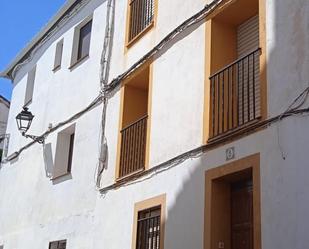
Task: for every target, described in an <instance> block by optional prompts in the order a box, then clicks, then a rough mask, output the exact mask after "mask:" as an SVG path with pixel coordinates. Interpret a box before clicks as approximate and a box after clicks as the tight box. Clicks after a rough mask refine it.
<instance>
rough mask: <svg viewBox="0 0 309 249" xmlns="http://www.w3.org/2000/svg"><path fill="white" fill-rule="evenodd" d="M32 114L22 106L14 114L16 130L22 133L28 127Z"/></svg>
mask: <svg viewBox="0 0 309 249" xmlns="http://www.w3.org/2000/svg"><path fill="white" fill-rule="evenodd" d="M33 118H34V115H33V114H32V113H31V112H29V111H28V108H27V107H24V108H23V110H22V111H21V113H19V114H18V115H17V116H16V122H17V127H18V130H19V131H20V132H21V133H22V134H23V135H24V134H25V133H26V132H27V131H28V130H29V128H30V126H31V123H32V120H33Z"/></svg>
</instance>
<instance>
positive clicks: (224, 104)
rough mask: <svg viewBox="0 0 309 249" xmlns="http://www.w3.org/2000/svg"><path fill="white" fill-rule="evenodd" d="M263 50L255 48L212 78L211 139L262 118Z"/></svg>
mask: <svg viewBox="0 0 309 249" xmlns="http://www.w3.org/2000/svg"><path fill="white" fill-rule="evenodd" d="M260 52H261V49H260V48H259V49H256V50H254V51H253V52H251V53H249V54H247V55H245V56H244V57H242V58H240V59H238V60H236V61H235V62H233V63H232V64H230V65H228V66H226V67H225V68H223V69H222V70H220V71H219V72H217V73H215V74H214V75H212V76H211V77H210V121H211V124H210V138H215V137H217V136H220V135H223V134H225V133H227V132H231V131H233V130H234V129H236V128H239V127H241V126H243V125H246V124H247V123H250V122H252V121H254V120H256V119H258V118H259V117H260V78H259V75H260V65H259V56H260Z"/></svg>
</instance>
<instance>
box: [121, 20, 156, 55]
mask: <svg viewBox="0 0 309 249" xmlns="http://www.w3.org/2000/svg"><path fill="white" fill-rule="evenodd" d="M153 27H154V21H152V22H151V23H150V24H149V25H148V26H147V27H146V28H144V29H143V30H142V31H141V32H140V33H139V34H138V35H137V36H135V37H134V38H133V39H132V40H131V41H128V42H127V44H126V49H129V48H130V47H132V46H133V45H134V44H135V43H136V42H137V41H139V40H140V39H141V38H142V37H143V36H144V35H145V34H146V33H148V31H150V30H151V29H152V28H153Z"/></svg>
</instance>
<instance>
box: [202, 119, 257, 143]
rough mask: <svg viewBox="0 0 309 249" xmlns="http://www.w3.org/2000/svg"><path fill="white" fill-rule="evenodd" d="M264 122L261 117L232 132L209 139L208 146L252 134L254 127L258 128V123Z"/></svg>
mask: <svg viewBox="0 0 309 249" xmlns="http://www.w3.org/2000/svg"><path fill="white" fill-rule="evenodd" d="M261 121H263V120H262V118H261V117H259V118H256V119H255V120H252V121H251V122H249V123H247V124H244V125H242V126H239V127H237V128H235V129H233V130H231V131H228V132H225V133H223V134H220V135H218V136H215V137H212V138H209V139H208V140H207V144H210V143H216V142H220V141H221V142H223V143H224V142H225V141H226V140H229V139H233V138H234V137H239V136H242V135H243V136H244V135H246V134H247V133H251V132H252V128H254V126H256V125H257V124H258V123H260V122H261Z"/></svg>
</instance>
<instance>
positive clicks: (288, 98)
mask: <svg viewBox="0 0 309 249" xmlns="http://www.w3.org/2000/svg"><path fill="white" fill-rule="evenodd" d="M266 5H267V6H266V7H267V13H266V14H267V16H266V27H265V28H266V29H267V34H269V37H266V42H267V44H266V49H267V63H266V68H265V67H264V68H261V74H263V73H265V76H266V80H267V91H266V93H267V94H268V96H274V95H276V96H277V98H272V99H268V100H267V102H268V106H267V107H268V110H267V116H268V117H272V116H274V115H278V114H279V113H281V112H283V111H285V110H286V108H287V107H288V105H289V103H291V102H292V101H293V100H294V98H295V97H296V96H298V95H299V93H300V92H302V91H303V90H304V89H305V88H306V87H307V86H308V84H309V72H308V68H309V52H308V51H309V50H308V44H309V32H308V30H309V15H308V13H309V1H308V0H295V1H290V0H283V1H281V0H274V1H271V2H268V1H267V2H266ZM267 17H270V18H269V19H267ZM272 17H273V18H274V19H273V20H271V18H272ZM191 32H192V31H191ZM191 32H189V33H191ZM263 52H264V53H265V52H266V51H263ZM270 139H271V138H270ZM299 149H300V148H299ZM295 150H297V148H295ZM257 152H258V151H257ZM207 156H208V155H207V153H206V154H205V156H203V157H201V158H199V159H195V160H194V161H191V163H190V164H187V163H186V162H185V163H183V165H180V166H177V167H176V168H175V169H171V171H174V172H175V176H174V179H175V184H178V182H177V179H179V178H178V177H177V175H176V174H177V168H179V167H190V168H188V170H189V171H190V173H189V177H188V178H187V179H186V181H185V182H183V183H182V187H181V190H180V191H179V193H178V194H177V196H175V197H173V196H167V200H168V202H170V201H171V199H173V201H172V203H173V205H172V206H168V207H167V211H166V212H167V218H166V222H165V236H164V237H165V238H164V241H165V243H164V248H168V249H202V248H204V208H205V203H204V198H205V171H206V170H207V169H209V168H212V167H214V166H216V165H207V163H206V157H207ZM278 156H280V153H278ZM263 167H271V165H261V170H263ZM262 175H263V174H262ZM267 181H271V179H261V182H262V183H263V182H267ZM291 184H292V183H291ZM279 185H280V184H279ZM291 187H292V188H293V186H292V185H291ZM261 188H262V193H261V194H262V196H261V201H262V207H263V186H262V187H261ZM278 188H279V186H278ZM278 191H279V190H278ZM264 194H265V193H264ZM174 198H175V199H174ZM271 199H273V200H274V202H275V199H276V198H275V196H273V197H271V198H270V200H271ZM267 200H268V201H269V199H267ZM282 204H283V205H284V203H282ZM267 206H270V207H271V206H273V204H271V203H268V204H267ZM277 211H278V210H271V209H269V210H262V217H261V218H262V246H263V248H265V249H270V248H275V247H271V244H272V246H274V245H278V247H276V248H287V249H288V248H292V247H293V248H299V249H300V248H302V247H301V246H300V245H302V244H303V243H304V242H305V241H308V240H307V239H306V238H305V237H302V236H304V235H303V233H298V234H294V235H293V236H292V239H291V238H289V237H285V236H284V234H281V235H280V233H281V232H282V231H281V229H279V230H280V231H278V230H269V229H271V228H273V226H270V227H267V224H266V221H265V219H263V215H265V217H266V216H267V217H272V215H274V214H276V213H277ZM277 216H278V214H276V218H278V217H277ZM279 218H280V217H279ZM263 222H264V224H263ZM263 229H265V230H264V233H263ZM296 230H297V229H296ZM265 231H270V232H271V234H273V235H275V236H276V237H278V238H277V239H278V240H277V242H273V238H270V237H269V235H267V234H266V233H265ZM282 235H283V236H282ZM279 237H280V239H279ZM295 240H296V241H298V243H297V244H298V246H297V245H295V244H294V246H293V245H291V243H292V242H293V241H295ZM282 246H283V247H282ZM225 248H226V247H225ZM213 249H215V248H213ZM228 249H230V248H228Z"/></svg>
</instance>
